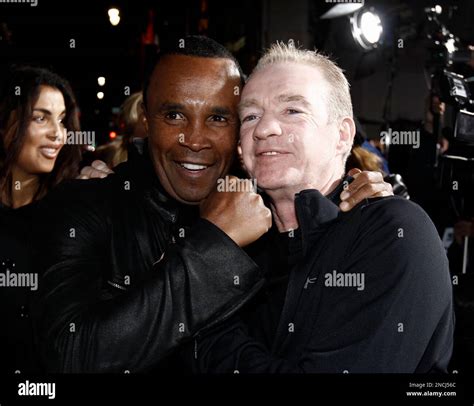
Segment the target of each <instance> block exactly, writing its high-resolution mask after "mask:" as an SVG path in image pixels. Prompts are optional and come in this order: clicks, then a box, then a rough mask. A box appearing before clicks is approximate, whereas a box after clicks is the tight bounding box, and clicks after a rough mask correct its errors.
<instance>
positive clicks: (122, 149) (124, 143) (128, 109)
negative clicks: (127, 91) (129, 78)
mask: <svg viewBox="0 0 474 406" xmlns="http://www.w3.org/2000/svg"><path fill="white" fill-rule="evenodd" d="M142 102H143V95H142V92H136V93H133V94H132V95H131V96H129V97H128V98H127V99H126V100H125V101H124V103H123V105H122V114H121V116H120V121H121V123H120V127H121V128H123V135H120V136H118V137H117V138H116V139H115V140H113V141H111V142H109V143H108V144H106V145H102V146H100V147H98V148H97V149H96V152H95V154H94V155H95V158H96V159H97V160H98V161H102V162H104V163H105V164H106V165H107V166H108V167H109V168H114V167H115V166H117V165H118V164H121V163H122V162H125V161H127V159H128V154H129V153H130V144H132V143H134V141H138V142H137V144H138V145H141V144H142V143H141V142H140V141H141V140H142V139H143V138H145V137H146V136H147V134H146V130H145V126H144V122H143V120H144V114H143V110H142ZM132 153H133V151H132ZM92 167H97V169H99V170H100V169H101V168H103V165H102V164H100V162H94V163H93V165H92Z"/></svg>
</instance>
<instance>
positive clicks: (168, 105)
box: [158, 102, 184, 113]
mask: <svg viewBox="0 0 474 406" xmlns="http://www.w3.org/2000/svg"><path fill="white" fill-rule="evenodd" d="M169 110H184V105H182V104H180V103H173V102H164V103H162V104H161V105H160V107H159V108H158V112H160V113H162V112H164V111H169Z"/></svg>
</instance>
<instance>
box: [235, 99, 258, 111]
mask: <svg viewBox="0 0 474 406" xmlns="http://www.w3.org/2000/svg"><path fill="white" fill-rule="evenodd" d="M257 105H258V103H257V100H255V99H247V100H243V101H241V102H240V103H239V105H238V107H237V109H238V111H239V113H241V112H242V110H243V109H246V108H247V107H252V106H257Z"/></svg>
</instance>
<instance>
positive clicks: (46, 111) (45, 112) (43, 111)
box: [33, 107, 66, 116]
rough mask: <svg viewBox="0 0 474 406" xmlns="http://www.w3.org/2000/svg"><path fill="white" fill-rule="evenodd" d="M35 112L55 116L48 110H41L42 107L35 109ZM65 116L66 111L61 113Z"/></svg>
mask: <svg viewBox="0 0 474 406" xmlns="http://www.w3.org/2000/svg"><path fill="white" fill-rule="evenodd" d="M33 111H41V112H42V113H44V114H48V115H50V116H52V115H53V113H51V112H50V111H49V110H48V109H43V108H41V107H35V108H34V109H33ZM63 114H66V110H63V111H62V112H61V114H60V116H61V115H63Z"/></svg>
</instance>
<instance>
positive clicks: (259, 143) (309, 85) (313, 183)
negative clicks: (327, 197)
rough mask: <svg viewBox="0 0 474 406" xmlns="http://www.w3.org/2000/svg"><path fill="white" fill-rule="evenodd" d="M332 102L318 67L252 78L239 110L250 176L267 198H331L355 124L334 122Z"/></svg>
mask: <svg viewBox="0 0 474 406" xmlns="http://www.w3.org/2000/svg"><path fill="white" fill-rule="evenodd" d="M327 99H328V84H327V82H326V80H325V79H324V78H323V76H322V74H321V72H320V71H319V69H318V68H316V67H314V66H310V65H306V64H301V63H295V62H285V63H282V62H279V63H275V64H271V65H268V66H265V67H263V68H262V69H260V70H258V71H256V72H254V73H253V74H252V76H251V77H250V79H249V81H248V82H247V84H246V85H245V87H244V90H243V92H242V100H241V103H240V106H239V115H240V120H241V129H240V141H241V146H242V153H243V160H244V165H245V167H246V169H247V171H248V172H249V173H250V175H251V176H252V177H253V178H256V179H257V183H258V185H259V186H260V187H261V188H263V189H265V191H266V192H267V193H270V194H271V193H272V192H276V191H279V190H281V191H284V190H285V189H287V190H291V193H293V192H295V191H299V190H302V189H306V188H309V187H311V188H315V189H318V190H320V191H321V192H322V193H325V192H327V191H328V190H329V189H330V187H331V185H332V184H333V183H334V181H336V180H337V179H340V177H341V176H342V175H343V172H344V164H343V161H344V160H343V156H344V155H345V153H346V152H347V151H348V148H350V144H351V143H352V138H351V131H352V129H351V125H352V124H353V122H352V119H350V118H345V119H342V120H334V121H333V122H328V117H329V112H328V103H327ZM351 122H352V124H351ZM352 137H353V134H352Z"/></svg>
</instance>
